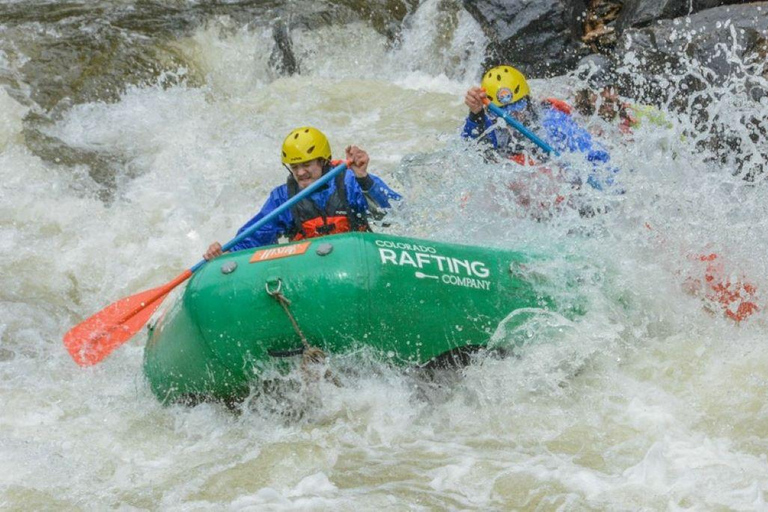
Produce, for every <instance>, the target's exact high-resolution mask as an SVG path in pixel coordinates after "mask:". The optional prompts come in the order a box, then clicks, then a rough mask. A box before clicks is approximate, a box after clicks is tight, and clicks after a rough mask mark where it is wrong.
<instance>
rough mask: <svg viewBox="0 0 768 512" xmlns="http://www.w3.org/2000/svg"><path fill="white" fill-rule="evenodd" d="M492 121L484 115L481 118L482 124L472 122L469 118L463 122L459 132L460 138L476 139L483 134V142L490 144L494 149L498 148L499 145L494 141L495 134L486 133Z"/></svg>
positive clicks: (491, 132) (492, 132)
mask: <svg viewBox="0 0 768 512" xmlns="http://www.w3.org/2000/svg"><path fill="white" fill-rule="evenodd" d="M493 122H494V121H493V119H492V118H491V117H489V115H488V114H485V115H484V116H483V117H482V122H481V123H477V122H475V121H473V120H472V118H471V117H470V116H467V119H466V120H465V121H464V128H463V129H462V130H461V137H462V138H464V139H477V138H479V137H480V135H482V134H483V133H485V132H488V133H485V135H484V136H483V140H484V141H487V142H488V143H490V144H491V145H492V146H493V147H494V148H498V147H499V144H498V142H497V141H496V133H495V131H494V130H491V131H488V129H489V128H491V127H492V126H493Z"/></svg>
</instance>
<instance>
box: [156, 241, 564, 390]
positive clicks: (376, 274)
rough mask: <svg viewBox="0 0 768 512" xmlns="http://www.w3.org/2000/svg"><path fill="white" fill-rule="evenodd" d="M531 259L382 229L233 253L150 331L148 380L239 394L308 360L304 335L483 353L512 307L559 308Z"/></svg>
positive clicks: (416, 354) (399, 356) (396, 353)
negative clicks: (265, 374)
mask: <svg viewBox="0 0 768 512" xmlns="http://www.w3.org/2000/svg"><path fill="white" fill-rule="evenodd" d="M533 260H535V258H534V257H532V256H529V255H527V254H524V253H522V252H515V251H507V250H498V249H488V248H480V247H471V246H461V245H453V244H444V243H436V242H432V241H423V240H415V239H407V238H400V237H394V236H387V235H381V234H374V233H347V234H342V235H335V236H329V237H324V238H322V239H317V240H314V241H311V242H309V241H307V242H302V243H298V244H289V245H284V246H275V247H268V248H261V249H259V250H255V251H254V250H246V251H240V252H236V253H233V254H226V255H224V256H222V257H220V258H217V259H216V260H214V261H212V262H211V263H209V264H208V265H206V266H205V267H204V268H202V269H201V270H200V271H199V272H197V273H196V274H195V275H194V276H193V277H192V278H191V280H190V282H189V284H188V286H187V288H186V289H185V290H184V292H183V293H182V294H180V295H179V296H178V298H177V299H176V301H175V302H174V303H173V304H171V305H170V306H169V308H168V309H167V310H165V311H164V312H163V314H162V315H161V316H160V318H159V320H157V321H156V322H154V323H150V326H149V330H150V334H149V341H148V343H147V346H146V350H145V360H144V372H145V374H146V376H147V379H148V380H149V383H150V386H151V389H152V391H153V392H154V394H155V395H156V396H157V398H158V399H159V400H160V401H162V402H164V403H168V402H179V401H182V402H188V401H190V400H191V401H197V400H201V399H203V400H208V399H215V400H225V401H231V400H237V399H240V398H243V397H244V396H246V395H247V394H248V393H249V386H250V384H251V383H252V382H253V381H254V380H258V377H259V374H260V373H261V372H262V371H263V370H264V369H265V368H267V367H269V366H270V365H272V364H280V363H284V362H285V361H286V360H290V359H291V358H293V357H295V356H299V355H301V354H302V352H304V350H305V349H306V348H307V346H306V345H305V344H304V343H303V342H302V339H303V338H306V340H308V343H310V344H312V345H314V346H315V347H317V348H319V349H321V350H323V351H324V352H325V353H329V354H334V353H341V352H347V351H351V350H353V349H355V348H357V347H359V346H361V345H365V346H368V347H371V348H373V349H374V350H375V351H377V352H378V353H380V354H381V355H382V356H383V357H384V358H385V359H387V360H389V361H391V362H392V363H394V364H400V365H425V364H429V363H430V362H433V361H436V360H438V359H439V358H441V356H446V355H450V354H454V353H456V352H457V351H459V352H460V351H471V350H476V349H477V348H480V347H484V346H486V345H487V343H488V341H489V339H490V337H491V335H492V334H493V332H494V331H495V329H496V328H497V326H498V325H499V323H500V322H501V321H502V320H504V319H505V318H506V317H507V316H508V315H509V314H510V313H511V312H513V311H516V310H519V309H523V308H529V309H530V308H534V309H535V308H539V309H542V308H543V309H553V308H554V306H555V304H554V301H553V300H552V298H551V297H549V296H546V295H544V294H542V293H540V292H538V291H537V289H536V287H535V286H534V284H535V280H534V279H532V278H529V277H527V276H528V272H527V264H528V263H529V262H530V261H533ZM278 295H279V296H278ZM275 298H278V299H279V300H275ZM281 306H282V307H281ZM447 318H449V319H451V320H450V321H446V319H447ZM526 318H527V317H526V315H519V322H520V323H522V322H523V321H525V319H526ZM507 327H510V326H509V325H507Z"/></svg>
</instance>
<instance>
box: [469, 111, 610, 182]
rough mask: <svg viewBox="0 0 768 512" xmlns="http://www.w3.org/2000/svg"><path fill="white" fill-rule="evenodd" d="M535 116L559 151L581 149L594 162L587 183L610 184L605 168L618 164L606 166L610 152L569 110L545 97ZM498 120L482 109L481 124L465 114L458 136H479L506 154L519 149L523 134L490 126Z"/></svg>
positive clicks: (542, 133) (546, 135)
mask: <svg viewBox="0 0 768 512" xmlns="http://www.w3.org/2000/svg"><path fill="white" fill-rule="evenodd" d="M538 117H539V126H540V129H539V130H534V131H535V132H536V134H537V135H539V136H540V137H541V138H542V139H544V140H545V141H546V142H547V143H548V144H549V145H550V146H552V147H553V148H554V149H555V150H557V151H558V152H560V153H563V152H565V151H568V152H570V153H576V152H578V153H583V154H584V157H585V159H586V160H587V161H588V162H591V163H592V164H593V169H594V172H592V173H590V175H589V177H588V178H587V183H588V184H589V185H590V186H591V187H592V188H595V189H597V190H603V188H604V187H608V186H610V185H612V184H613V178H612V176H610V175H609V176H608V177H605V176H603V175H604V174H606V172H605V171H606V170H607V171H609V174H615V173H617V172H618V169H617V168H615V167H612V168H608V167H607V165H606V164H607V163H608V162H609V161H610V159H611V156H610V155H609V154H608V152H607V151H606V150H605V149H604V148H603V147H602V146H601V145H600V144H599V143H598V142H596V141H594V140H593V139H592V135H590V133H589V132H588V131H587V130H585V129H584V128H581V127H580V126H579V125H578V124H577V123H576V121H574V120H573V117H571V115H570V114H568V113H567V112H564V111H563V109H562V108H558V107H556V106H554V105H553V103H552V102H550V101H545V102H543V103H542V104H541V108H540V109H539V111H538ZM497 121H498V118H497V117H496V116H495V115H494V114H493V113H491V112H485V113H484V115H483V117H482V119H481V122H482V124H481V123H478V122H475V121H474V120H472V118H471V116H468V117H467V119H466V121H465V122H464V129H463V130H462V134H461V136H462V137H463V138H466V139H478V138H480V137H481V136H482V139H483V140H485V141H487V142H488V143H490V144H491V145H492V146H493V147H494V148H495V149H497V150H499V151H500V152H501V153H502V154H504V155H507V156H508V155H510V154H513V153H519V152H521V150H522V146H521V145H520V138H521V137H523V136H522V135H520V136H519V137H515V136H513V135H512V134H511V133H510V131H509V130H506V129H504V130H499V129H494V128H493V126H494V124H495V123H496V122H497ZM502 122H503V121H502ZM505 126H506V123H505ZM528 128H529V129H530V128H531V127H528ZM601 171H602V172H601Z"/></svg>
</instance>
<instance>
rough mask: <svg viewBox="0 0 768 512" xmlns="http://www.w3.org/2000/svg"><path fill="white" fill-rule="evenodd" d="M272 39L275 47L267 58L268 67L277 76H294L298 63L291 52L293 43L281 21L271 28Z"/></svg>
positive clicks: (297, 70) (297, 71)
mask: <svg viewBox="0 0 768 512" xmlns="http://www.w3.org/2000/svg"><path fill="white" fill-rule="evenodd" d="M272 38H273V39H274V40H275V47H274V49H273V50H272V54H271V55H270V56H269V67H270V68H271V69H272V70H273V71H274V72H275V73H276V74H277V75H281V76H283V75H287V76H290V75H295V74H297V73H299V62H298V60H296V54H295V53H294V52H293V41H292V40H291V35H290V34H289V33H288V27H287V26H286V24H285V23H284V22H283V21H282V20H278V21H277V22H276V23H275V24H274V25H273V26H272Z"/></svg>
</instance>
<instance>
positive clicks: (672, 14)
mask: <svg viewBox="0 0 768 512" xmlns="http://www.w3.org/2000/svg"><path fill="white" fill-rule="evenodd" d="M743 3H745V2H744V0H627V1H625V2H623V4H624V5H623V8H622V10H621V13H620V15H619V16H618V18H617V20H616V30H617V31H618V32H623V31H624V30H625V29H627V28H630V27H641V26H644V25H648V24H650V23H651V22H653V21H655V20H662V19H672V18H678V17H680V16H689V15H691V14H695V13H697V12H699V11H703V10H705V9H711V8H713V7H719V6H722V5H729V4H743Z"/></svg>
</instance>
